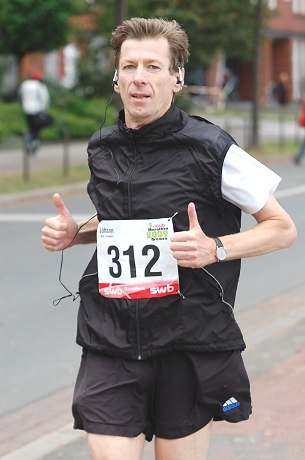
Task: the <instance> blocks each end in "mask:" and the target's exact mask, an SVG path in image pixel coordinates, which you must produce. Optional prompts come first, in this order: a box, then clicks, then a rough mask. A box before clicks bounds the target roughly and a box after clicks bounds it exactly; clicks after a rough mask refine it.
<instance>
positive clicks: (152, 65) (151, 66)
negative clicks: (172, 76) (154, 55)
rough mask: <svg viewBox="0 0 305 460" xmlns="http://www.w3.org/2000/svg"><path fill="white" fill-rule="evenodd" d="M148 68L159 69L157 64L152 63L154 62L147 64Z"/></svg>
mask: <svg viewBox="0 0 305 460" xmlns="http://www.w3.org/2000/svg"><path fill="white" fill-rule="evenodd" d="M148 68H149V69H151V70H159V69H160V67H159V66H158V65H154V64H150V65H149V66H148Z"/></svg>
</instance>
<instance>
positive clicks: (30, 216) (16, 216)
mask: <svg viewBox="0 0 305 460" xmlns="http://www.w3.org/2000/svg"><path fill="white" fill-rule="evenodd" d="M303 193H305V184H304V185H297V186H296V187H291V188H287V189H285V190H279V191H278V192H276V193H275V197H276V198H290V197H292V196H296V195H301V194H303ZM91 215H92V214H91ZM49 217H54V214H46V213H0V222H4V223H5V222H8V223H19V222H23V223H26V222H28V223H31V222H40V223H42V222H43V221H44V220H45V219H47V218H49ZM73 217H74V219H75V220H85V219H89V218H90V217H91V216H90V215H88V214H86V215H85V214H73Z"/></svg>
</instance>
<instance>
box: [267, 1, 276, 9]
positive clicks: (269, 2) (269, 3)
mask: <svg viewBox="0 0 305 460" xmlns="http://www.w3.org/2000/svg"><path fill="white" fill-rule="evenodd" d="M268 8H269V10H275V9H276V8H277V0H268Z"/></svg>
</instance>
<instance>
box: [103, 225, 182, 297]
mask: <svg viewBox="0 0 305 460" xmlns="http://www.w3.org/2000/svg"><path fill="white" fill-rule="evenodd" d="M173 233H174V229H173V223H172V219H169V218H164V219H146V220H112V221H111V220H108V221H105V220H104V221H101V222H100V223H99V226H98V228H97V259H98V279H99V292H100V294H101V295H102V296H104V297H110V298H124V299H142V298H143V299H145V298H153V297H165V296H170V295H177V294H179V276H178V266H177V262H176V260H175V259H174V258H173V256H172V255H171V253H170V249H169V245H170V237H171V235H172V234H173Z"/></svg>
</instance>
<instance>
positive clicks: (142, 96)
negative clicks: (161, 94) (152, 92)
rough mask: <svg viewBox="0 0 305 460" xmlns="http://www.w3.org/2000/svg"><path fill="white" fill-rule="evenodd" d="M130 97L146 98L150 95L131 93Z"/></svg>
mask: <svg viewBox="0 0 305 460" xmlns="http://www.w3.org/2000/svg"><path fill="white" fill-rule="evenodd" d="M131 97H132V98H134V99H148V98H149V97H150V96H149V94H142V93H131Z"/></svg>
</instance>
